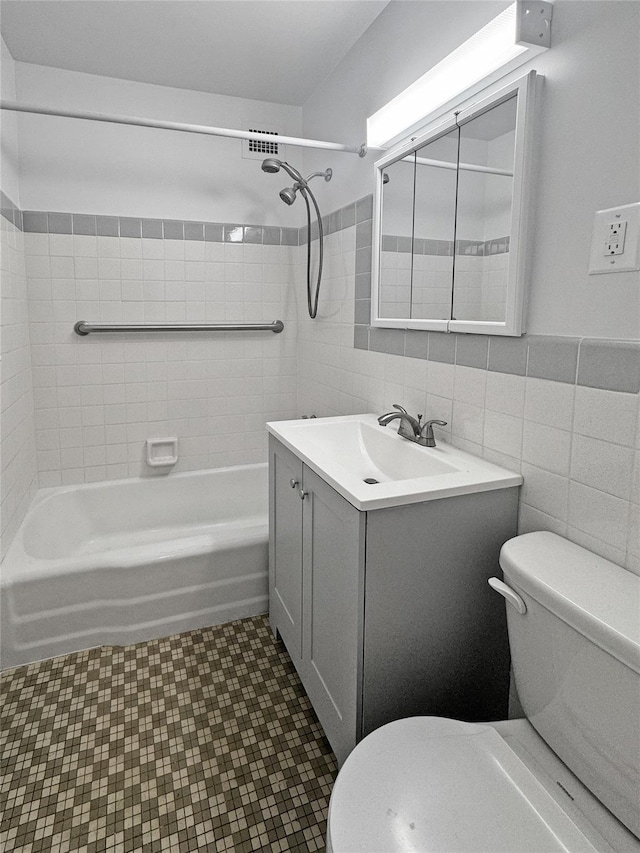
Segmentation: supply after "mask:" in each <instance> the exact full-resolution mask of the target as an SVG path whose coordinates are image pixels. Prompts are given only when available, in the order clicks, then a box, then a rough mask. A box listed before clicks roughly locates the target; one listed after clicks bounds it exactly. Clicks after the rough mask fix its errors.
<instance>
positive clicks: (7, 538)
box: [0, 197, 37, 559]
mask: <svg viewBox="0 0 640 853" xmlns="http://www.w3.org/2000/svg"><path fill="white" fill-rule="evenodd" d="M2 212H3V214H4V215H2V216H0V241H1V243H0V264H1V272H2V304H1V311H2V362H1V364H0V374H1V375H0V380H1V387H0V395H1V411H0V420H1V428H0V436H1V450H0V455H1V465H2V471H1V478H0V479H1V483H2V485H1V489H0V516H1V518H2V525H1V530H0V537H1V541H2V548H1V554H0V559H1V558H2V557H4V554H5V553H6V550H7V548H8V546H9V544H10V542H11V539H12V538H13V535H14V534H15V532H16V530H17V528H18V526H19V524H20V522H21V521H22V519H23V517H24V514H25V512H26V510H27V507H28V506H29V503H30V501H31V499H32V497H33V495H34V493H35V490H36V488H37V473H36V452H35V443H34V418H33V386H32V376H31V356H30V351H29V323H28V310H27V282H26V277H25V264H24V235H23V233H22V230H21V229H20V227H19V226H20V220H19V218H18V220H17V222H18V227H16V224H15V222H14V219H15V218H16V217H19V213H18V211H17V210H16V208H15V206H13V205H12V204H11V202H9V200H8V199H6V197H5V198H3V200H2Z"/></svg>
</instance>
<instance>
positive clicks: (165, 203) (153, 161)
mask: <svg viewBox="0 0 640 853" xmlns="http://www.w3.org/2000/svg"><path fill="white" fill-rule="evenodd" d="M15 66H16V79H17V95H18V100H19V101H21V102H22V103H30V104H37V105H46V106H48V107H58V108H60V109H75V110H87V111H91V112H108V113H118V114H123V115H133V116H138V117H145V118H151V119H153V118H157V119H162V120H165V121H177V122H187V123H193V124H203V125H209V126H212V125H213V126H221V127H231V128H240V129H245V128H246V129H248V128H249V127H255V126H257V127H259V128H261V127H263V126H264V127H265V129H268V130H271V129H273V130H277V131H279V132H280V133H282V134H285V135H292V136H299V135H301V134H300V131H301V109H300V108H299V107H292V106H285V105H281V104H271V103H264V102H261V101H250V100H247V99H243V98H232V97H227V96H223V95H211V94H208V93H203V92H194V91H187V90H184V89H174V88H170V87H167V86H155V85H150V84H147V83H134V82H131V81H127V80H117V79H115V78H112V77H99V76H96V75H92V74H81V73H78V72H74V71H64V70H61V69H57V68H45V67H44V66H40V65H32V64H29V63H24V62H17V63H15ZM18 122H19V132H20V140H21V150H20V189H21V194H22V195H21V202H22V207H23V208H24V209H25V210H55V211H67V212H72V213H98V214H102V215H113V216H134V217H149V218H168V219H191V220H199V221H210V222H211V221H212V222H241V223H255V224H260V225H262V224H271V225H285V226H293V227H297V226H299V225H300V224H302V222H301V220H300V216H301V213H300V211H298V210H297V208H293V209H289V208H285V206H284V205H283V204H282V202H281V201H280V200H279V198H278V190H279V189H281V187H282V186H283V185H285V184H286V183H287V180H285V179H281V178H280V176H277V175H266V174H265V173H263V172H262V171H261V169H260V160H253V159H242V157H241V142H240V140H238V139H226V138H222V137H209V136H201V135H194V134H189V133H177V132H173V131H165V130H156V129H149V128H139V127H131V126H120V125H114V124H104V123H97V122H90V121H78V120H72V119H66V118H56V117H50V116H34V115H28V114H20V115H19V117H18ZM252 122H256V123H257V124H256V125H254V124H252ZM284 154H285V159H286V157H288V156H289V155H290V156H291V158H292V160H293V162H294V163H295V162H296V159H295V158H296V157H297V158H298V161H299V160H300V159H301V157H300V155H299V153H298V152H297V151H291V150H286V151H285V152H284Z"/></svg>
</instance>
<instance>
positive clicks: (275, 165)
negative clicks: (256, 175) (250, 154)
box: [262, 157, 282, 175]
mask: <svg viewBox="0 0 640 853" xmlns="http://www.w3.org/2000/svg"><path fill="white" fill-rule="evenodd" d="M280 166H282V162H281V161H280V160H276V158H275V157H267V159H266V160H263V161H262V171H263V172H269V174H272V175H275V173H276V172H279V171H280Z"/></svg>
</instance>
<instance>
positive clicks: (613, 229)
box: [589, 202, 640, 275]
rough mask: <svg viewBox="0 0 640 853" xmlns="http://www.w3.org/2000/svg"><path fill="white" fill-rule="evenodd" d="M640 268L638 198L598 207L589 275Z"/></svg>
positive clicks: (639, 207)
mask: <svg viewBox="0 0 640 853" xmlns="http://www.w3.org/2000/svg"><path fill="white" fill-rule="evenodd" d="M637 269H640V202H636V203H635V204H626V205H622V206H621V207H612V208H609V209H608V210H598V211H597V212H596V215H595V219H594V222H593V235H592V238H591V257H590V259H589V275H597V274H600V273H607V272H629V271H630V270H637Z"/></svg>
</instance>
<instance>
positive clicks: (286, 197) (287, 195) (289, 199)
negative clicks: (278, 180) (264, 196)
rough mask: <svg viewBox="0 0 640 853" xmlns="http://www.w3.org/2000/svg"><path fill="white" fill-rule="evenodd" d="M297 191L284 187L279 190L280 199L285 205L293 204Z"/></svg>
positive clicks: (293, 188)
mask: <svg viewBox="0 0 640 853" xmlns="http://www.w3.org/2000/svg"><path fill="white" fill-rule="evenodd" d="M296 193H297V190H296V188H295V187H285V188H284V189H283V190H280V198H281V199H282V201H283V202H284V203H285V204H293V202H294V201H295V200H296Z"/></svg>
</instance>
